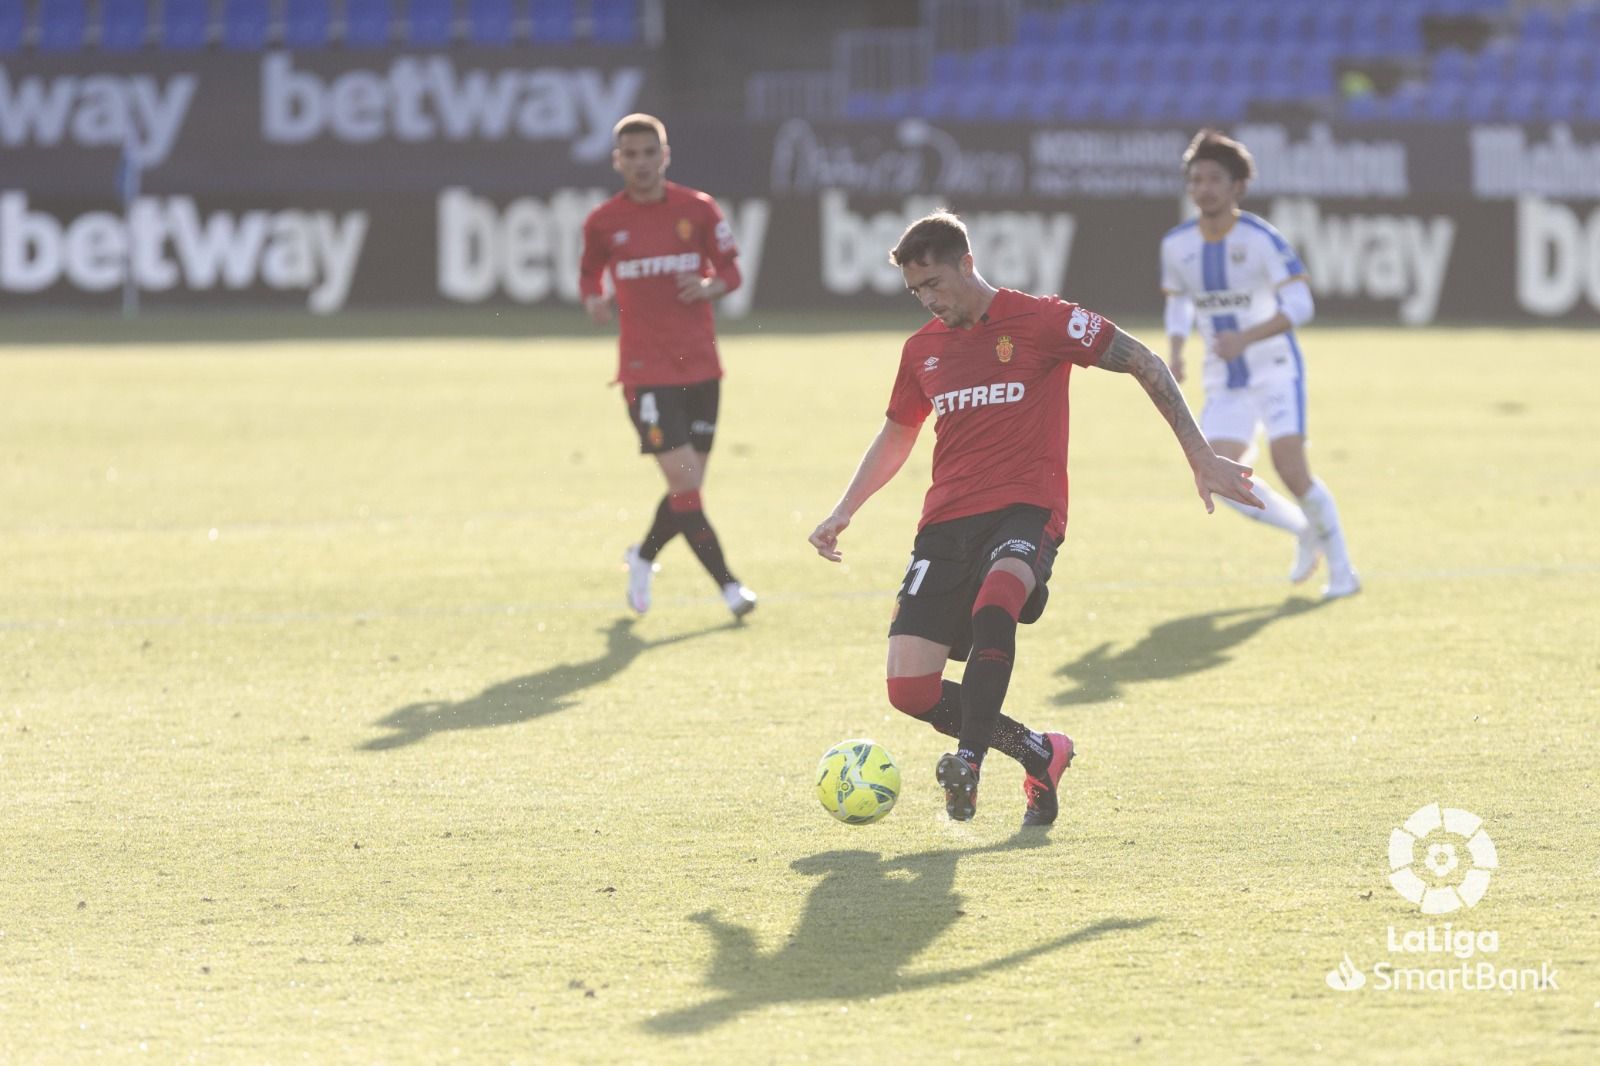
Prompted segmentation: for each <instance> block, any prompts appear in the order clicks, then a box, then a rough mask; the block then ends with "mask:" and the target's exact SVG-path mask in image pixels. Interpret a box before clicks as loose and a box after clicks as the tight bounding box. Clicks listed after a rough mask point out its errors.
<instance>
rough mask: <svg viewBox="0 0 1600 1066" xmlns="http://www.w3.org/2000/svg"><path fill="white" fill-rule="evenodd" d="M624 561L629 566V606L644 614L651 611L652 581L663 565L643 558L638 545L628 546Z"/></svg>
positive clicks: (623, 555)
mask: <svg viewBox="0 0 1600 1066" xmlns="http://www.w3.org/2000/svg"><path fill="white" fill-rule="evenodd" d="M622 561H623V562H624V563H626V564H627V565H628V606H629V607H632V608H633V609H634V610H635V611H638V612H639V613H640V614H644V613H645V612H646V611H648V610H649V609H650V579H651V578H652V577H654V576H655V574H656V571H658V570H660V569H661V564H660V563H658V562H656V561H654V560H653V559H645V558H641V557H640V555H639V546H638V545H637V544H630V545H629V546H628V550H627V551H626V552H624V553H623V554H622Z"/></svg>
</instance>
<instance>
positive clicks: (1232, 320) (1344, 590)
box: [1161, 130, 1361, 599]
mask: <svg viewBox="0 0 1600 1066" xmlns="http://www.w3.org/2000/svg"><path fill="white" fill-rule="evenodd" d="M1183 172H1184V179H1185V183H1186V185H1187V189H1188V195H1189V199H1190V200H1191V201H1193V202H1194V205H1195V207H1197V208H1198V209H1199V211H1200V214H1199V217H1197V218H1194V219H1191V220H1190V221H1188V222H1185V223H1183V224H1182V225H1180V226H1178V227H1176V228H1174V229H1173V230H1171V231H1170V232H1168V233H1167V235H1166V236H1165V237H1163V238H1162V240H1161V288H1162V291H1163V292H1165V293H1166V298H1167V306H1166V325H1167V338H1168V341H1169V342H1170V345H1171V354H1170V356H1169V357H1168V360H1167V362H1168V365H1169V366H1170V367H1171V368H1172V374H1173V377H1175V378H1177V379H1178V380H1179V381H1180V382H1181V381H1182V380H1183V378H1184V363H1183V346H1184V342H1185V341H1186V340H1187V339H1188V336H1189V333H1190V331H1191V330H1192V329H1193V328H1194V327H1195V325H1196V323H1197V322H1198V325H1199V327H1200V337H1201V339H1202V340H1203V341H1204V342H1205V346H1206V354H1205V363H1204V366H1203V369H1202V380H1203V382H1204V384H1205V390H1206V401H1205V407H1204V409H1203V411H1202V412H1201V415H1200V429H1201V432H1203V433H1204V434H1205V436H1206V440H1207V441H1209V442H1210V444H1211V447H1212V449H1213V450H1214V451H1215V452H1216V453H1217V454H1218V455H1221V456H1224V457H1226V458H1228V459H1233V460H1235V461H1241V460H1243V459H1244V457H1245V455H1246V453H1247V452H1249V451H1250V450H1251V448H1252V446H1253V444H1254V441H1255V438H1256V433H1257V431H1258V430H1260V429H1261V428H1262V427H1265V429H1266V434H1267V441H1268V447H1269V448H1270V449H1271V452H1272V465H1273V468H1274V469H1276V470H1277V472H1278V476H1279V477H1280V478H1282V479H1283V483H1284V484H1285V485H1286V486H1287V487H1288V489H1289V491H1290V492H1292V493H1293V494H1294V496H1295V500H1297V501H1298V503H1296V502H1295V500H1289V499H1287V498H1285V497H1284V496H1282V495H1280V494H1278V493H1277V492H1275V491H1273V490H1272V489H1271V488H1270V487H1269V486H1268V485H1267V484H1266V483H1265V482H1263V481H1262V480H1261V479H1260V477H1259V476H1257V477H1255V478H1253V479H1252V480H1253V482H1254V486H1255V493H1256V495H1257V496H1258V497H1259V498H1260V499H1261V501H1262V503H1263V504H1265V507H1264V509H1261V510H1257V509H1256V508H1253V507H1244V506H1241V505H1238V504H1235V503H1234V502H1233V501H1232V500H1226V499H1225V500H1224V501H1223V502H1224V503H1226V504H1228V505H1229V506H1231V507H1233V508H1234V509H1235V510H1237V511H1238V512H1239V513H1240V514H1243V515H1245V516H1247V517H1249V518H1253V519H1256V520H1257V521H1261V522H1266V523H1267V524H1268V525H1272V526H1276V527H1278V528H1279V529H1282V530H1285V531H1287V532H1289V533H1291V534H1293V535H1294V536H1295V537H1296V538H1297V546H1296V550H1295V558H1294V565H1293V567H1292V568H1291V569H1290V572H1289V579H1290V580H1291V581H1294V582H1296V583H1299V582H1301V581H1305V580H1306V579H1307V578H1309V577H1310V576H1311V575H1312V573H1314V572H1315V571H1316V568H1317V563H1318V561H1319V560H1320V559H1322V558H1323V557H1326V558H1327V561H1328V583H1327V584H1326V585H1325V586H1324V587H1323V589H1322V595H1323V597H1324V598H1327V599H1334V598H1337V597H1340V596H1350V595H1353V594H1355V593H1357V592H1360V591H1361V579H1360V578H1359V577H1358V576H1357V575H1356V572H1355V568H1354V567H1352V566H1351V565H1350V553H1349V550H1348V549H1347V548H1346V546H1345V540H1344V530H1343V528H1342V527H1341V526H1340V524H1339V510H1338V508H1337V507H1336V506H1335V505H1334V502H1333V494H1332V493H1330V492H1329V491H1328V487H1327V486H1326V485H1324V484H1323V483H1322V480H1321V479H1320V478H1317V477H1313V476H1312V474H1311V468H1310V465H1309V464H1308V463H1307V462H1306V380H1305V365H1304V360H1303V358H1302V356H1301V353H1300V345H1299V342H1298V341H1296V340H1295V336H1294V330H1295V328H1296V327H1298V326H1303V325H1305V324H1306V323H1307V322H1309V321H1311V315H1312V311H1313V308H1312V300H1311V286H1310V285H1309V284H1308V283H1307V281H1306V274H1305V267H1304V266H1302V265H1301V263H1300V257H1299V256H1298V255H1296V254H1295V251H1294V249H1293V248H1290V247H1289V245H1288V242H1286V241H1285V240H1284V239H1283V237H1282V236H1280V235H1279V233H1278V231H1277V230H1275V229H1273V228H1272V227H1271V226H1270V225H1268V224H1267V223H1266V222H1265V221H1263V220H1262V219H1260V218H1258V217H1256V216H1255V215H1253V214H1251V213H1250V212H1248V211H1241V210H1240V209H1239V200H1240V199H1241V198H1242V197H1243V196H1244V192H1245V188H1246V186H1247V185H1248V184H1249V181H1250V179H1251V178H1253V177H1255V161H1254V160H1253V159H1251V157H1250V153H1249V151H1248V150H1247V149H1246V148H1245V146H1244V145H1242V144H1240V143H1239V142H1238V141H1235V140H1233V139H1232V138H1229V137H1226V136H1224V135H1222V134H1221V133H1218V132H1216V131H1215V130H1201V131H1200V132H1199V133H1198V134H1196V135H1195V138H1194V140H1193V141H1191V142H1190V144H1189V147H1188V149H1187V150H1186V151H1185V152H1184V154H1183Z"/></svg>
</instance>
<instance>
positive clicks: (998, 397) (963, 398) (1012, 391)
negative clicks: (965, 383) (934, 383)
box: [933, 381, 1026, 415]
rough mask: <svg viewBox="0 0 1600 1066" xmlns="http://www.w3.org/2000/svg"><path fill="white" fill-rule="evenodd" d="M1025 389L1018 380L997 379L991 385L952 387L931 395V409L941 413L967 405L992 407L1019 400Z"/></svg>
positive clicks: (963, 408)
mask: <svg viewBox="0 0 1600 1066" xmlns="http://www.w3.org/2000/svg"><path fill="white" fill-rule="evenodd" d="M1025 391H1026V389H1025V388H1024V386H1023V384H1022V382H1020V381H997V382H995V383H994V384H993V385H979V386H978V387H977V388H975V389H952V390H950V391H949V392H941V393H939V394H938V395H936V396H934V397H933V409H934V411H935V412H937V413H938V414H941V415H947V414H949V413H950V412H952V411H961V410H965V409H966V408H968V407H993V406H994V405H995V404H1001V403H1017V402H1019V401H1020V400H1021V399H1022V397H1023V394H1024V392H1025Z"/></svg>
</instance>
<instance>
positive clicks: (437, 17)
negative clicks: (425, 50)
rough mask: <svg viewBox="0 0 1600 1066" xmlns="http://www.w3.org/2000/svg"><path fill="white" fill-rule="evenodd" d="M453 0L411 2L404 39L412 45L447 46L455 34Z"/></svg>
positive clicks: (415, 0)
mask: <svg viewBox="0 0 1600 1066" xmlns="http://www.w3.org/2000/svg"><path fill="white" fill-rule="evenodd" d="M455 9H456V5H455V0H411V5H410V8H409V10H408V11H407V12H406V14H407V19H406V39H407V40H409V41H410V42H411V43H412V44H424V45H443V44H449V43H450V39H451V37H452V36H453V35H454V34H455V14H456V10H455Z"/></svg>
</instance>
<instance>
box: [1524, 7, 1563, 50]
mask: <svg viewBox="0 0 1600 1066" xmlns="http://www.w3.org/2000/svg"><path fill="white" fill-rule="evenodd" d="M1560 32H1561V27H1560V25H1559V24H1558V23H1557V22H1556V17H1555V15H1553V14H1551V12H1550V11H1549V10H1547V9H1545V8H1542V7H1535V8H1531V9H1530V10H1529V11H1528V13H1527V14H1526V15H1524V16H1523V18H1522V32H1521V37H1522V39H1523V40H1524V41H1549V42H1551V43H1552V44H1553V43H1554V42H1555V41H1556V38H1557V37H1558V36H1559V35H1560Z"/></svg>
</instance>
